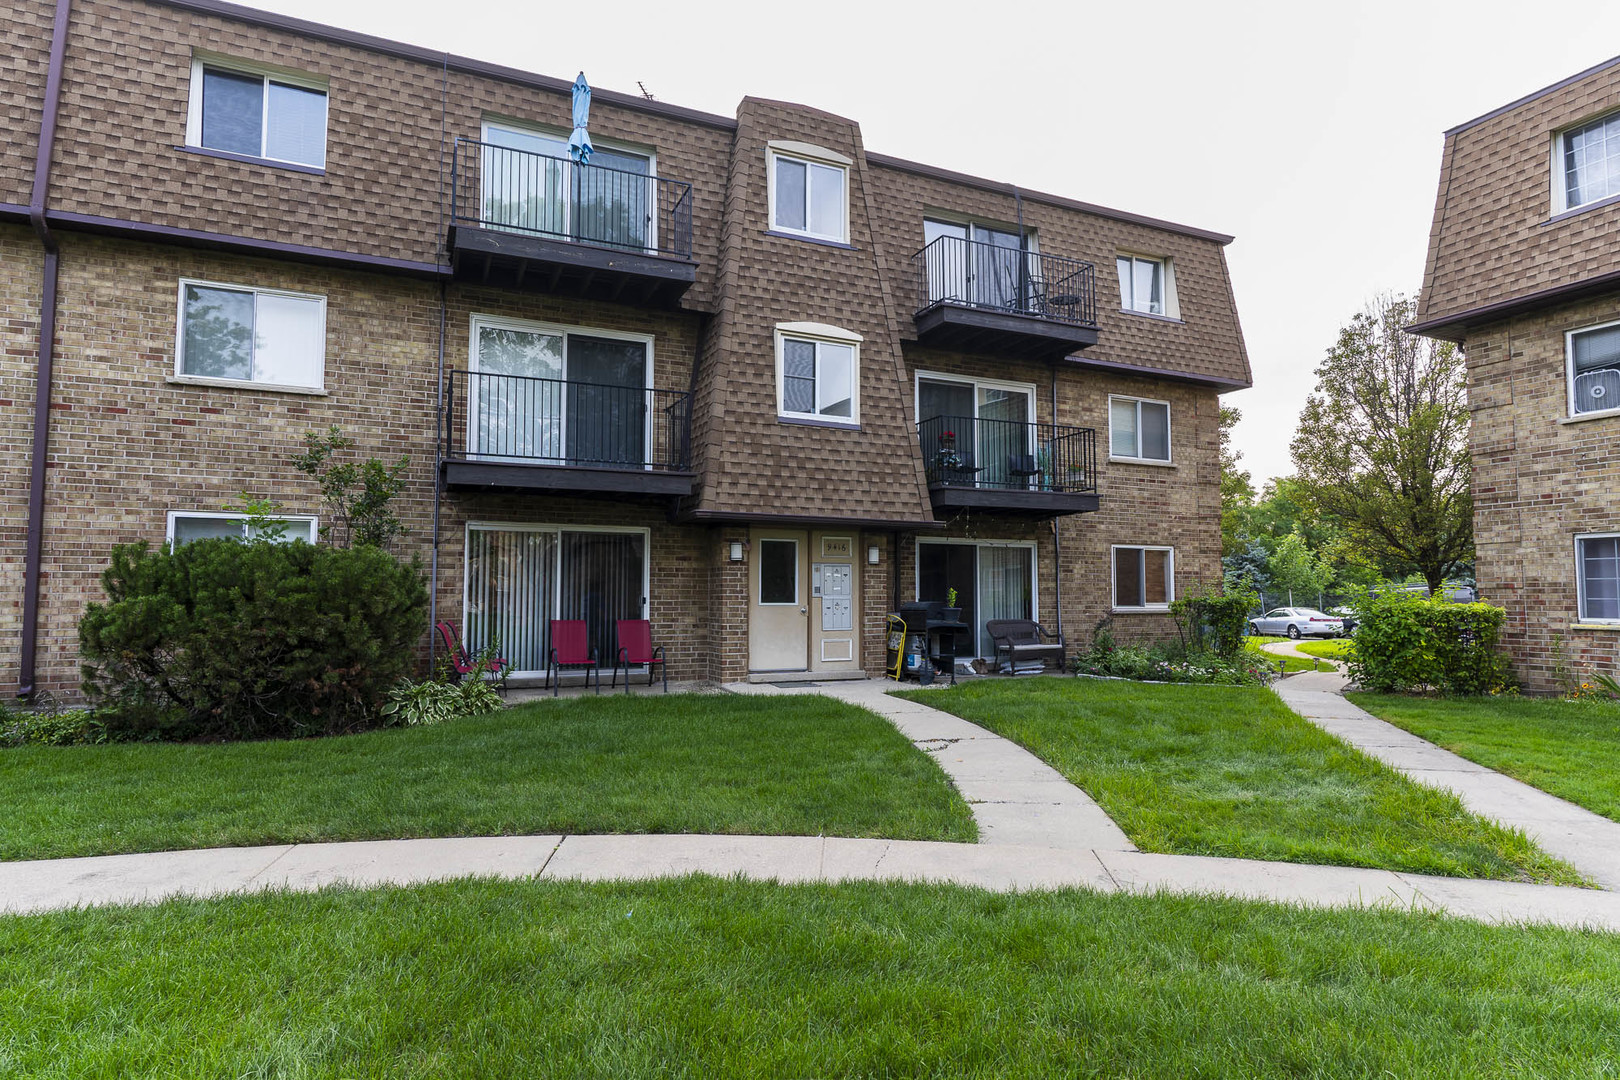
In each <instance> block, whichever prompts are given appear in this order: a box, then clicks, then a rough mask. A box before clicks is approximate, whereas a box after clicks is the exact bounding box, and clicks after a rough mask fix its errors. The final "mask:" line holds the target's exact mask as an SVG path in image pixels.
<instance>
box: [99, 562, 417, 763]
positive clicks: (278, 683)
mask: <svg viewBox="0 0 1620 1080" xmlns="http://www.w3.org/2000/svg"><path fill="white" fill-rule="evenodd" d="M101 581H102V586H103V587H104V588H105V590H106V593H107V598H108V599H107V602H106V603H92V604H90V605H89V607H88V608H87V610H86V611H85V613H84V616H83V618H82V619H80V621H79V646H80V652H81V655H82V656H83V658H84V663H83V672H84V684H83V685H84V690H85V693H86V694H87V695H88V696H89V698H90V700H91V702H92V703H93V704H94V705H96V706H97V708H98V711H99V713H100V714H101V716H102V718H103V719H104V720H105V722H106V724H107V729H108V732H109V735H110V737H112V738H160V739H192V738H202V739H256V738H276V737H286V736H301V735H321V734H336V733H339V732H345V731H356V730H360V729H363V728H366V727H371V726H375V725H377V724H379V723H381V722H382V718H381V714H380V713H379V711H378V710H379V706H380V705H381V704H382V702H383V699H384V697H385V695H386V694H387V692H388V688H389V687H391V686H393V685H394V684H395V683H396V682H398V681H399V679H400V678H401V676H403V675H404V674H405V673H406V672H407V670H408V669H409V667H410V665H411V664H412V662H413V651H414V646H415V645H416V642H417V640H418V639H419V638H420V637H421V634H422V627H423V624H424V623H425V621H426V618H427V589H426V587H425V585H424V584H423V580H422V573H421V571H420V569H419V568H417V567H415V566H405V565H401V564H400V563H399V562H398V561H397V560H395V559H394V558H393V557H392V556H391V555H389V554H388V553H387V552H385V551H382V550H380V549H379V548H376V547H370V546H365V547H354V548H335V547H329V546H325V545H314V544H308V543H305V542H303V541H294V542H292V543H267V542H261V543H242V542H240V541H237V540H229V539H214V540H198V541H195V542H193V543H190V544H186V545H184V546H181V547H178V548H176V549H175V550H173V551H169V550H167V549H165V550H162V551H151V550H148V548H147V546H146V545H145V544H144V543H143V544H129V545H124V546H121V547H118V548H115V549H113V553H112V562H111V565H110V566H108V568H107V570H106V571H105V572H104V573H103V574H102V577H101Z"/></svg>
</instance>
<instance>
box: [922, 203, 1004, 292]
mask: <svg viewBox="0 0 1620 1080" xmlns="http://www.w3.org/2000/svg"><path fill="white" fill-rule="evenodd" d="M941 238H944V239H945V242H944V243H942V244H938V245H935V244H934V241H936V240H939V239H941ZM923 244H924V250H925V251H927V255H926V260H927V274H928V299H929V302H930V303H937V302H940V301H946V302H950V303H958V304H969V305H972V306H974V307H988V308H997V309H1001V310H1014V311H1022V310H1023V309H1024V308H1025V307H1026V306H1027V304H1025V302H1024V298H1025V297H1026V296H1027V295H1028V293H1029V288H1030V281H1029V273H1028V267H1027V266H1026V264H1025V255H1026V250H1027V245H1026V244H1025V242H1024V241H1022V240H1020V239H1019V236H1018V234H1017V233H1016V232H1008V231H1006V230H1003V229H995V228H992V227H990V226H988V225H978V224H961V223H957V222H950V221H930V220H927V219H924V221H923Z"/></svg>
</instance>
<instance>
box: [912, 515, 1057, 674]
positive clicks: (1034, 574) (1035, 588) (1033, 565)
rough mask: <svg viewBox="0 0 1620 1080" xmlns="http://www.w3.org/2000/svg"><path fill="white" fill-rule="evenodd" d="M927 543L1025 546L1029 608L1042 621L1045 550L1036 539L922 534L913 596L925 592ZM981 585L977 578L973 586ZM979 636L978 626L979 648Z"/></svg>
mask: <svg viewBox="0 0 1620 1080" xmlns="http://www.w3.org/2000/svg"><path fill="white" fill-rule="evenodd" d="M924 544H958V545H966V546H968V547H975V548H979V547H1001V548H1024V549H1025V550H1027V551H1028V552H1029V611H1030V618H1031V620H1033V621H1034V622H1040V621H1041V550H1040V545H1039V544H1037V543H1036V542H1035V541H1033V540H988V539H986V540H980V539H966V538H963V537H954V536H937V537H932V536H931V537H928V538H927V539H923V538H921V537H919V538H918V539H917V542H916V544H915V550H914V551H913V552H912V558H911V595H912V598H913V599H917V598H918V597H919V595H920V594H921V592H922V548H923V545H924ZM974 566H975V568H976V567H977V566H978V557H977V556H974ZM975 572H977V571H976V570H975ZM978 586H979V583H978V582H977V581H975V582H974V583H973V587H974V590H975V591H977V589H978ZM978 636H979V635H978V630H977V628H975V630H974V634H973V637H974V641H973V647H974V649H977V648H978V647H979V642H978ZM980 659H990V658H989V657H980Z"/></svg>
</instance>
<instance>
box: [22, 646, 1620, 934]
mask: <svg viewBox="0 0 1620 1080" xmlns="http://www.w3.org/2000/svg"><path fill="white" fill-rule="evenodd" d="M1306 678H1308V676H1296V677H1295V678H1294V679H1290V680H1287V681H1286V682H1285V683H1283V684H1281V686H1283V687H1285V688H1286V687H1288V685H1289V684H1296V685H1295V689H1297V690H1298V691H1299V692H1301V693H1307V692H1315V693H1326V694H1328V695H1330V696H1332V697H1334V698H1336V699H1337V701H1338V702H1340V703H1341V704H1342V705H1344V706H1348V707H1349V708H1354V707H1353V706H1349V703H1348V702H1345V701H1344V699H1343V698H1342V697H1338V695H1337V694H1336V693H1334V691H1333V690H1332V689H1329V688H1326V687H1316V686H1312V685H1309V684H1306V683H1304V682H1303V681H1302V680H1304V679H1306ZM890 685H891V684H885V683H883V682H881V681H873V682H860V683H841V684H829V685H825V686H815V687H792V688H778V687H771V686H764V687H746V688H745V687H734V688H731V689H734V690H737V691H738V692H746V693H806V692H809V693H823V694H828V695H829V696H832V697H837V698H840V699H843V700H846V701H850V702H853V703H855V704H858V705H863V706H866V707H868V708H871V709H874V710H875V711H877V712H879V713H880V714H882V715H884V716H886V717H889V718H890V719H891V720H892V721H893V722H894V723H895V724H896V725H898V726H899V727H900V729H901V730H902V731H903V732H904V733H905V734H906V735H907V736H908V737H909V738H911V739H912V740H913V742H915V743H916V744H917V745H918V746H919V747H921V748H922V749H923V750H924V751H926V752H928V753H929V754H931V755H932V756H933V757H934V758H935V760H937V761H938V762H939V763H940V766H941V767H942V768H943V769H944V770H945V771H946V773H947V774H949V775H950V776H951V778H952V780H953V781H955V782H956V783H957V785H958V787H959V788H960V789H961V791H962V793H963V795H964V797H965V798H967V799H968V801H969V803H970V804H971V805H972V806H973V811H974V816H975V818H976V819H977V820H978V822H979V825H980V831H981V837H982V840H981V842H980V843H978V844H952V843H937V842H928V841H901V840H862V839H848V838H841V837H819V836H816V837H805V836H693V835H676V836H623V835H592V836H559V835H551V836H513V837H466V838H449V839H427V840H383V841H371V842H362V843H336V844H297V845H280V846H271V847H259V848H215V849H206V850H193V851H175V852H156V853H151V854H140V855H112V856H103V857H97V858H83V859H55V860H45V861H37V862H12V863H0V911H8V912H14V913H15V912H30V911H45V910H52V909H59V908H68V907H77V906H82V905H95V904H111V903H128V902H151V901H157V900H162V899H165V898H168V897H173V896H218V895H223V894H228V893H236V892H243V891H250V890H256V889H291V890H313V889H318V888H322V887H325V886H328V885H335V884H340V883H343V884H351V885H359V886H371V885H408V884H414V883H419V882H425V881H434V880H443V879H447V878H456V877H469V876H493V877H509V878H525V877H538V878H543V879H548V880H552V879H575V880H609V879H638V878H654V877H667V876H674V875H680V874H689V873H698V872H702V873H708V874H719V875H732V874H737V875H742V876H745V877H750V878H759V879H770V880H776V881H782V882H805V881H829V882H836V881H855V880H862V881H933V882H950V883H956V884H962V885H974V886H980V887H984V888H989V889H995V890H1001V891H1010V890H1017V889H1032V888H1057V887H1071V886H1079V887H1085V888H1092V889H1099V890H1104V891H1120V892H1133V893H1145V892H1156V891H1168V892H1174V893H1183V894H1218V895H1224V896H1234V897H1243V898H1251V899H1260V900H1272V901H1282V902H1290V903H1298V904H1303V905H1308V906H1314V907H1344V906H1391V907H1399V908H1409V909H1415V910H1428V911H1439V912H1446V913H1449V914H1453V915H1458V916H1463V917H1466V918H1472V919H1479V920H1483V921H1490V922H1496V921H1507V922H1546V923H1554V924H1558V925H1563V926H1591V927H1600V928H1604V929H1608V930H1614V931H1620V893H1617V892H1607V891H1601V890H1595V889H1572V888H1562V887H1558V886H1549V885H1523V884H1515V883H1511V882H1497V881H1473V880H1464V879H1456V878H1438V877H1430V876H1425V875H1419V874H1402V873H1394V872H1391V871H1387V870H1365V869H1357V868H1351V867H1335V866H1308V865H1301V864H1297V863H1274V862H1258V861H1251V860H1244V859H1220V858H1206V857H1199V856H1189V855H1156V854H1150V853H1146V852H1140V851H1137V850H1135V849H1134V847H1133V846H1132V845H1131V843H1130V841H1129V840H1128V839H1126V838H1125V835H1124V833H1123V832H1121V831H1120V830H1119V828H1118V827H1117V826H1116V825H1114V823H1113V822H1112V821H1111V820H1110V819H1109V818H1108V817H1107V815H1106V814H1104V813H1103V812H1102V810H1101V809H1100V808H1098V807H1097V805H1096V803H1094V802H1093V801H1092V800H1091V799H1090V798H1089V797H1088V796H1087V795H1086V794H1085V793H1084V792H1082V791H1080V790H1079V789H1078V788H1076V787H1074V786H1073V785H1072V784H1069V783H1068V781H1067V780H1064V779H1063V778H1062V776H1061V775H1059V774H1058V773H1057V772H1056V771H1055V770H1053V769H1051V767H1050V766H1047V765H1046V764H1045V763H1044V762H1041V761H1040V760H1039V759H1038V758H1035V757H1034V756H1033V755H1031V754H1029V753H1028V752H1027V751H1025V750H1023V749H1022V748H1021V747H1018V746H1017V745H1016V744H1013V743H1011V742H1010V741H1008V740H1006V739H1003V738H1001V737H1000V736H997V735H994V734H992V733H990V732H988V731H985V730H984V729H983V728H979V727H978V726H976V725H974V724H970V723H968V722H967V721H965V720H961V719H959V718H957V717H955V716H951V715H948V714H945V713H941V712H939V711H937V710H934V709H930V708H928V707H927V706H924V705H920V704H916V703H914V702H907V701H902V700H900V699H897V698H891V697H888V696H887V695H886V694H885V693H884V691H885V690H886V689H888V688H889V686H890ZM1285 700H1286V698H1285ZM1306 704H1307V705H1308V706H1309V707H1311V708H1313V709H1314V711H1316V712H1321V713H1326V712H1328V711H1330V709H1329V708H1328V707H1327V705H1326V704H1324V703H1322V702H1318V701H1316V700H1315V699H1311V700H1309V701H1307V702H1306ZM1357 711H1358V712H1359V710H1357ZM1313 719H1314V720H1315V722H1317V723H1324V720H1327V719H1332V717H1327V716H1323V717H1313ZM1352 719H1353V718H1352ZM1476 768H1477V767H1476ZM1611 824H1612V823H1611ZM1577 865H1581V864H1580V863H1577ZM1593 876H1596V875H1593Z"/></svg>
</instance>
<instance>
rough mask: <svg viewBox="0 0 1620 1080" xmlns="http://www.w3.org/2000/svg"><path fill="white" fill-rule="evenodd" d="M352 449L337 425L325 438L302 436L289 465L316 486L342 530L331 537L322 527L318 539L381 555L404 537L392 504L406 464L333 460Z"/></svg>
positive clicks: (407, 460) (402, 461)
mask: <svg viewBox="0 0 1620 1080" xmlns="http://www.w3.org/2000/svg"><path fill="white" fill-rule="evenodd" d="M353 446H354V440H353V439H350V438H348V437H347V436H345V435H344V434H343V432H342V430H340V429H339V428H338V426H337V425H336V424H333V425H332V427H331V428H330V429H329V430H328V431H327V432H326V434H324V435H318V434H316V433H315V432H313V431H311V432H307V433H306V434H305V435H304V452H303V453H302V454H299V455H298V456H297V457H295V458H293V465H294V466H295V467H297V469H298V470H299V471H300V472H303V473H306V474H308V475H309V476H312V477H314V478H315V479H316V480H317V481H318V482H319V483H320V485H321V497H322V498H323V499H324V500H325V502H326V506H327V509H328V510H329V511H330V512H331V517H332V520H333V521H335V522H336V524H337V525H338V527H339V529H340V530H341V531H338V532H334V531H333V529H332V526H331V525H322V526H321V536H322V537H323V538H325V539H329V540H331V541H332V542H333V543H335V544H337V545H338V546H339V547H379V548H382V549H383V550H384V551H386V550H388V546H389V545H390V544H392V543H393V541H394V538H395V537H397V536H400V535H401V534H403V533H405V532H406V531H407V530H406V528H405V524H404V523H403V522H402V521H400V520H399V516H398V515H397V514H395V513H394V511H393V506H392V503H393V500H394V496H396V495H398V494H399V492H400V489H401V488H403V487H404V486H405V470H406V469H408V468H409V467H410V464H411V459H410V458H409V457H408V456H401V457H400V459H399V460H398V461H396V462H394V464H392V465H384V464H383V463H382V462H381V461H378V460H377V459H376V458H367V459H366V460H365V461H344V462H338V461H337V460H336V455H337V453H338V452H339V451H341V450H349V449H351V448H353Z"/></svg>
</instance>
